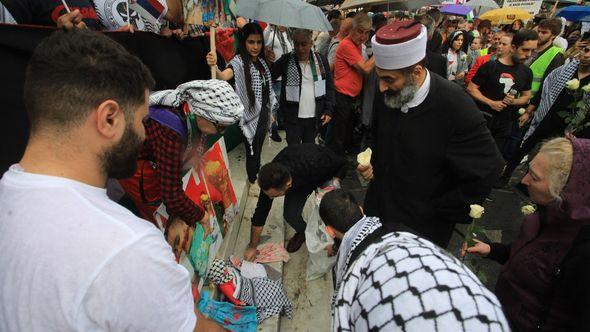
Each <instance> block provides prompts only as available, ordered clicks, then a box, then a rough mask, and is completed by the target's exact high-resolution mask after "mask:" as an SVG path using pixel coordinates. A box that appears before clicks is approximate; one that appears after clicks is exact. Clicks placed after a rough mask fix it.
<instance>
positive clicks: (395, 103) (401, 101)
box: [383, 75, 418, 109]
mask: <svg viewBox="0 0 590 332" xmlns="http://www.w3.org/2000/svg"><path fill="white" fill-rule="evenodd" d="M416 92H418V87H417V86H416V85H415V84H414V81H413V80H412V77H411V76H410V75H407V76H406V82H405V83H404V86H403V88H402V89H401V90H399V91H393V90H387V91H385V93H384V95H383V97H384V98H385V100H384V102H385V106H387V107H389V108H393V109H399V108H401V107H402V106H403V105H405V104H407V103H408V102H410V101H411V100H412V99H414V96H415V95H416Z"/></svg>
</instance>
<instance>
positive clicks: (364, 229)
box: [335, 216, 381, 290]
mask: <svg viewBox="0 0 590 332" xmlns="http://www.w3.org/2000/svg"><path fill="white" fill-rule="evenodd" d="M379 227H381V221H379V218H376V217H367V216H364V217H363V218H362V219H361V220H359V221H358V222H357V223H356V224H354V226H352V228H350V229H349V230H348V231H347V232H346V234H344V238H342V243H341V244H340V248H339V249H338V257H337V258H336V262H337V263H336V268H335V270H336V288H335V289H336V290H338V288H339V287H340V283H341V282H342V278H344V274H345V273H346V271H347V270H348V267H349V265H350V263H352V262H351V261H350V258H351V256H352V253H353V252H354V249H356V247H358V245H359V244H360V243H361V242H363V240H364V239H365V238H366V237H367V236H369V235H370V234H371V233H373V232H374V231H375V230H377V229H378V228H379Z"/></svg>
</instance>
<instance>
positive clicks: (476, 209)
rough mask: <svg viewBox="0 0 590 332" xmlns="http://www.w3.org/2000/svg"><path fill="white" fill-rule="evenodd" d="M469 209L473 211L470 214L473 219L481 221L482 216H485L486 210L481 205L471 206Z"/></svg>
mask: <svg viewBox="0 0 590 332" xmlns="http://www.w3.org/2000/svg"><path fill="white" fill-rule="evenodd" d="M469 207H470V208H471V211H470V212H469V216H470V217H471V218H473V219H479V218H481V216H482V215H483V212H484V210H485V209H484V208H483V206H481V205H478V204H471V205H469Z"/></svg>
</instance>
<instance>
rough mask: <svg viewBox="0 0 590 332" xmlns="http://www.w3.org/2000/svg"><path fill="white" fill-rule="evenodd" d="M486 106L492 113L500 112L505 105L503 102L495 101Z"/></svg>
mask: <svg viewBox="0 0 590 332" xmlns="http://www.w3.org/2000/svg"><path fill="white" fill-rule="evenodd" d="M488 106H490V107H491V108H492V109H493V110H494V111H496V112H501V111H502V110H503V109H504V108H506V106H508V105H506V103H505V102H504V101H503V100H496V101H491V102H490V103H489V104H488Z"/></svg>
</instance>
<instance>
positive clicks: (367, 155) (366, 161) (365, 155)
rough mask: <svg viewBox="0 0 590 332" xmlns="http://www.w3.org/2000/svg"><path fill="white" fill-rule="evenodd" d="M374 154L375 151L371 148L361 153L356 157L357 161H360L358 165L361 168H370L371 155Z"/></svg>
mask: <svg viewBox="0 0 590 332" xmlns="http://www.w3.org/2000/svg"><path fill="white" fill-rule="evenodd" d="M372 154H373V151H372V150H371V148H367V149H366V150H365V151H363V152H361V153H359V154H358V155H357V156H356V161H358V163H359V164H360V165H361V166H369V165H370V164H371V155H372Z"/></svg>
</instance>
